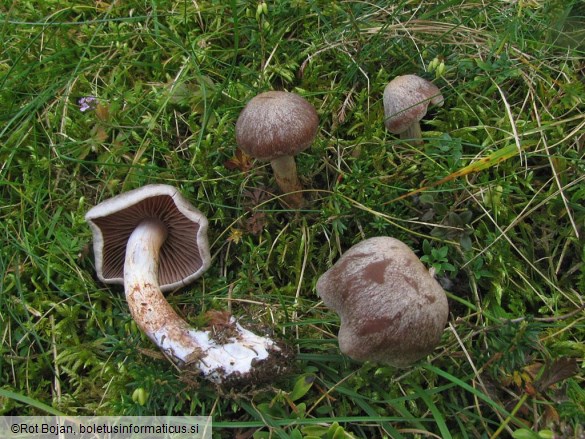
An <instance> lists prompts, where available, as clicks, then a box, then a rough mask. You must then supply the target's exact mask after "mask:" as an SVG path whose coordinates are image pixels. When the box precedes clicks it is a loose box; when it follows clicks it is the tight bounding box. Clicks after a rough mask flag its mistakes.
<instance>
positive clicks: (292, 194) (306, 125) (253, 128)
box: [236, 91, 319, 208]
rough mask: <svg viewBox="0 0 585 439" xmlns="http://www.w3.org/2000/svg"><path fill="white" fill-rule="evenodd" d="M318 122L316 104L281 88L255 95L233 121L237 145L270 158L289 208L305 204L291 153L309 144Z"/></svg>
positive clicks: (244, 149) (254, 154) (262, 157)
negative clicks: (234, 121) (314, 105)
mask: <svg viewBox="0 0 585 439" xmlns="http://www.w3.org/2000/svg"><path fill="white" fill-rule="evenodd" d="M318 125H319V117H318V116H317V111H316V110H315V108H314V107H313V106H312V105H311V104H310V103H309V102H308V101H307V100H306V99H305V98H303V97H301V96H299V95H297V94H295V93H288V92H284V91H268V92H265V93H261V94H259V95H257V96H255V97H254V98H252V99H251V100H250V101H249V102H248V103H247V104H246V106H245V107H244V109H243V110H242V112H241V113H240V116H239V117H238V121H237V122H236V142H237V144H238V146H239V147H240V149H241V150H242V151H244V152H245V153H246V154H248V155H250V156H252V157H254V158H256V159H258V160H265V161H270V164H271V165H272V169H273V171H274V178H275V180H276V183H277V184H278V187H279V188H280V190H281V191H282V193H283V194H284V196H283V201H284V202H285V204H287V205H289V206H290V207H292V208H299V207H302V206H303V204H304V197H303V194H302V192H301V191H302V186H301V183H300V182H299V179H298V176H297V167H296V163H295V159H294V156H295V155H297V154H298V153H300V152H301V151H303V150H305V149H307V148H308V147H309V146H310V145H311V143H312V142H313V140H314V139H315V136H316V134H317V128H318Z"/></svg>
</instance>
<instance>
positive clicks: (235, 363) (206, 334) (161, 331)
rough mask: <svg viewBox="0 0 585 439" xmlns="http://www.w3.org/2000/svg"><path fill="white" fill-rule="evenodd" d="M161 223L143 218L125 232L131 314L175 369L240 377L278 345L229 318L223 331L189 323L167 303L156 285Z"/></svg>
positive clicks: (222, 378)
mask: <svg viewBox="0 0 585 439" xmlns="http://www.w3.org/2000/svg"><path fill="white" fill-rule="evenodd" d="M166 234H167V233H166V228H165V226H164V225H163V224H162V223H161V222H160V221H158V220H144V221H143V222H141V223H140V224H139V225H138V226H137V227H136V229H135V230H134V232H133V233H132V234H131V235H130V238H129V240H128V243H127V246H126V259H125V264H124V289H125V292H126V299H127V301H128V306H129V308H130V312H131V314H132V317H133V318H134V320H135V321H136V323H137V324H138V326H139V327H140V329H141V330H142V331H143V332H144V333H145V334H146V335H147V336H148V338H150V339H151V340H152V342H153V343H154V344H156V345H157V346H158V347H159V348H160V349H161V350H162V351H163V352H164V353H165V355H166V356H167V357H168V358H169V359H170V360H171V361H172V362H173V363H174V364H175V365H177V366H178V367H179V368H181V369H189V370H194V369H196V370H199V371H200V373H201V374H202V375H203V376H204V377H205V378H207V379H209V380H210V381H212V382H214V383H216V384H223V383H225V382H228V381H230V380H242V379H243V378H245V377H246V376H252V375H254V373H256V370H255V369H257V368H258V365H260V364H266V363H267V362H269V361H271V359H272V358H273V357H280V356H281V354H282V353H283V350H282V349H281V348H280V347H279V346H278V345H277V344H276V342H274V341H273V340H271V339H269V338H266V337H261V336H258V335H256V334H254V333H252V332H251V331H248V330H247V329H244V328H243V327H242V326H241V325H240V324H239V323H237V322H236V320H235V319H234V318H233V317H230V319H229V321H228V322H227V325H226V329H227V330H225V331H223V336H218V334H217V333H215V332H214V331H198V330H195V329H193V328H191V327H190V326H189V324H188V323H187V322H185V321H184V320H183V319H182V318H181V317H180V316H179V315H178V314H177V313H176V312H175V310H174V309H173V308H172V307H171V306H170V304H169V303H168V302H167V301H166V299H165V297H164V296H163V294H162V292H161V290H160V287H159V284H158V260H159V252H160V248H161V246H162V244H163V242H164V240H165V238H166Z"/></svg>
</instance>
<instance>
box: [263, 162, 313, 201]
mask: <svg viewBox="0 0 585 439" xmlns="http://www.w3.org/2000/svg"><path fill="white" fill-rule="evenodd" d="M270 164H271V165H272V170H273V171H274V179H275V180H276V184H278V187H279V188H280V190H281V191H282V193H283V194H284V196H283V200H284V202H285V203H286V204H288V205H289V206H290V207H292V208H295V209H297V208H299V207H302V206H303V205H304V203H305V199H304V197H303V193H302V192H301V191H302V190H303V187H302V186H301V183H300V182H299V178H298V176H297V165H296V163H295V159H294V157H293V156H290V155H285V156H281V157H277V158H275V159H272V160H271V161H270Z"/></svg>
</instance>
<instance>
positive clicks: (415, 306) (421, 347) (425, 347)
mask: <svg viewBox="0 0 585 439" xmlns="http://www.w3.org/2000/svg"><path fill="white" fill-rule="evenodd" d="M317 292H318V294H319V295H320V296H321V298H322V299H323V302H324V303H325V305H327V306H328V307H329V308H331V309H333V310H334V311H336V312H337V313H338V314H339V316H340V320H341V327H340V330H339V347H340V349H341V351H342V352H343V353H345V354H347V355H349V356H350V357H352V358H354V359H356V360H360V361H366V360H369V361H375V362H379V363H385V364H389V365H393V366H397V367H405V366H408V365H409V364H411V363H413V362H414V361H416V360H418V359H420V358H422V357H424V356H425V355H427V354H429V353H430V352H431V351H432V350H433V349H434V348H435V347H436V345H437V344H438V343H439V340H440V337H441V334H442V332H443V329H444V328H445V325H446V323H447V317H448V312H449V310H448V304H447V297H446V295H445V292H444V291H443V289H442V288H441V286H440V285H439V283H438V282H437V281H436V280H435V279H434V278H433V277H432V276H431V275H430V274H429V272H428V270H427V269H426V268H425V266H424V265H423V264H422V263H421V262H420V260H419V259H418V258H417V256H416V255H415V254H414V252H413V251H412V250H411V249H410V248H409V247H408V246H407V245H406V244H404V243H403V242H401V241H399V240H397V239H394V238H390V237H376V238H370V239H366V240H365V241H362V242H360V243H358V244H356V245H355V246H353V247H351V248H350V249H349V250H348V251H347V252H345V253H344V254H343V256H342V257H341V258H340V259H339V260H338V261H337V263H336V264H335V265H334V266H333V267H331V269H329V270H328V271H327V272H326V273H324V274H323V275H322V276H321V277H320V278H319V280H318V282H317Z"/></svg>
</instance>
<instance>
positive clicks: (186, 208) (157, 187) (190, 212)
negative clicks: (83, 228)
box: [85, 184, 211, 291]
mask: <svg viewBox="0 0 585 439" xmlns="http://www.w3.org/2000/svg"><path fill="white" fill-rule="evenodd" d="M85 219H86V221H87V222H88V223H89V225H90V227H91V229H92V232H93V248H94V254H95V265H96V271H97V275H98V278H99V279H100V280H101V281H102V282H105V283H114V284H123V283H124V259H125V254H126V243H127V242H128V238H129V237H130V235H131V234H132V232H133V231H134V229H135V228H136V226H137V225H138V224H139V223H140V222H141V221H142V220H144V219H157V220H160V221H161V222H162V223H163V224H164V225H165V227H166V229H167V238H166V240H165V242H164V243H163V245H162V247H161V251H160V259H159V267H158V277H159V283H160V289H161V291H168V290H172V289H174V288H177V287H180V286H183V285H186V284H188V283H190V282H192V281H193V280H195V279H197V278H198V277H199V276H201V275H202V274H203V273H204V272H205V271H206V270H207V268H208V267H209V265H210V263H211V256H210V254H209V244H208V241H207V225H208V222H207V218H206V217H205V215H203V213H201V212H200V211H199V210H197V209H196V208H195V207H193V206H192V205H191V204H190V203H189V202H188V201H187V200H186V199H185V198H184V197H183V196H182V195H181V194H180V193H179V192H178V190H177V189H176V188H174V187H172V186H168V185H163V184H153V185H147V186H143V187H141V188H139V189H135V190H133V191H129V192H126V193H123V194H120V195H118V196H116V197H114V198H111V199H109V200H106V201H104V202H102V203H101V204H98V205H97V206H95V207H93V208H92V209H90V210H89V211H88V212H87V214H86V216H85Z"/></svg>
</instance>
